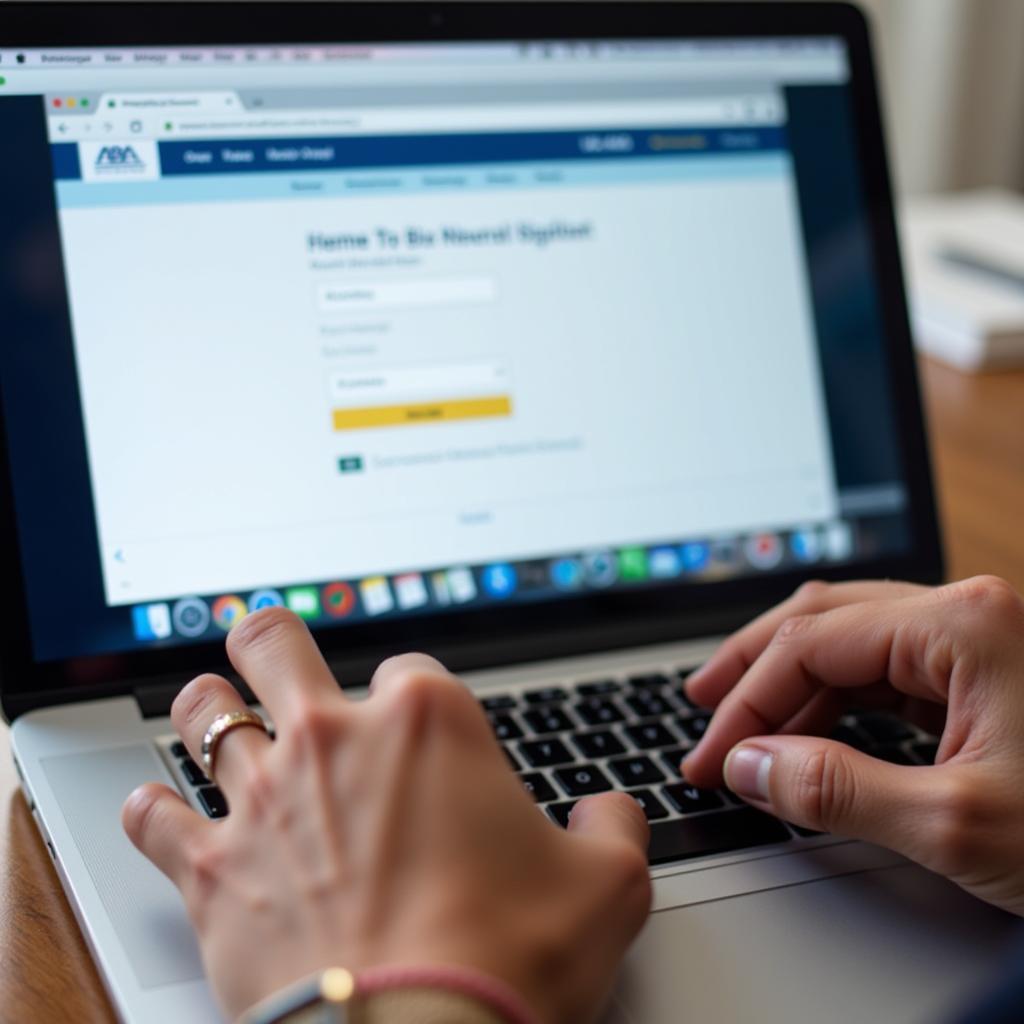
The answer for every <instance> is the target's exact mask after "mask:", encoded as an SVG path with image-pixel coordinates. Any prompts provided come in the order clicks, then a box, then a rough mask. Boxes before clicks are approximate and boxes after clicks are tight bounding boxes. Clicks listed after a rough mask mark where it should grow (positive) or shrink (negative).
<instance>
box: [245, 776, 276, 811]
mask: <svg viewBox="0 0 1024 1024" xmlns="http://www.w3.org/2000/svg"><path fill="white" fill-rule="evenodd" d="M277 794H278V787H277V781H276V778H275V776H274V775H273V774H272V773H271V772H269V771H267V769H266V767H265V766H264V765H261V764H255V765H252V766H251V767H250V768H249V770H248V772H247V773H246V776H245V782H244V784H243V786H242V800H243V802H244V804H245V806H246V807H247V809H248V810H249V813H250V814H251V815H252V816H253V817H256V818H262V817H265V816H266V815H267V813H268V812H269V811H270V810H271V808H273V807H274V805H275V803H276V801H277Z"/></svg>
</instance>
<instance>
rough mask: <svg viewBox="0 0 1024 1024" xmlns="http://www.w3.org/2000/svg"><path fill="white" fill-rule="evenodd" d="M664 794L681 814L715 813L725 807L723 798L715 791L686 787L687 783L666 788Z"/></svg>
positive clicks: (678, 783) (663, 790) (679, 783)
mask: <svg viewBox="0 0 1024 1024" xmlns="http://www.w3.org/2000/svg"><path fill="white" fill-rule="evenodd" d="M662 792H663V793H664V794H665V796H667V797H668V798H669V801H670V802H671V804H672V806H673V807H674V808H675V809H676V810H677V811H678V812H679V813H680V814H693V813H694V812H695V811H715V810H718V808H719V807H722V806H724V805H723V803H722V798H721V797H720V796H719V795H718V794H717V793H716V792H715V791H714V790H713V789H698V788H697V787H696V786H688V785H686V783H685V782H677V783H676V784H675V785H672V786H665V787H663V789H662Z"/></svg>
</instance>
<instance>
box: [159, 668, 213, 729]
mask: <svg viewBox="0 0 1024 1024" xmlns="http://www.w3.org/2000/svg"><path fill="white" fill-rule="evenodd" d="M223 683H224V680H222V679H221V678H220V676H215V675H212V674H210V673H208V672H206V673H203V675H201V676H196V678H195V679H193V680H192V681H191V682H190V683H188V684H186V686H185V687H184V688H183V689H182V691H181V692H180V693H179V694H178V696H177V697H175V698H174V703H173V704H172V705H171V716H172V718H173V719H174V720H175V721H176V722H178V721H180V722H182V723H184V724H186V725H188V724H191V723H193V722H195V721H197V720H198V719H199V718H201V717H202V716H203V715H204V713H205V712H206V709H207V708H208V707H209V706H210V705H211V704H212V703H213V702H214V701H215V700H216V699H217V697H218V696H220V694H221V692H222V686H223Z"/></svg>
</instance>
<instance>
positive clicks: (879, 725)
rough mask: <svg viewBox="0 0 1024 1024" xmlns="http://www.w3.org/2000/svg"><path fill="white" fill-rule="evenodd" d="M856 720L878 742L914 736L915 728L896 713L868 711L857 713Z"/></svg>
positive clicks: (861, 728)
mask: <svg viewBox="0 0 1024 1024" xmlns="http://www.w3.org/2000/svg"><path fill="white" fill-rule="evenodd" d="M856 722H857V727H858V728H859V729H860V730H861V731H862V732H865V733H867V735H868V736H870V737H871V739H873V740H874V741H875V742H876V743H899V742H900V740H909V739H913V738H914V730H913V729H911V728H910V726H908V725H907V723H906V722H901V721H900V719H898V718H897V717H896V716H895V715H887V714H880V713H877V712H868V713H863V714H860V715H857V717H856Z"/></svg>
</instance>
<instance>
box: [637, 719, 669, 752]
mask: <svg viewBox="0 0 1024 1024" xmlns="http://www.w3.org/2000/svg"><path fill="white" fill-rule="evenodd" d="M624 731H625V733H626V735H627V736H628V737H629V739H630V742H631V743H632V744H633V745H634V746H635V747H637V748H638V749H640V750H650V749H651V748H652V747H675V746H678V744H679V740H677V739H676V737H675V736H673V735H672V733H670V732H669V731H668V729H666V728H665V726H663V725H662V724H661V722H641V723H640V724H639V725H627V726H626V727H625V730H624Z"/></svg>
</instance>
